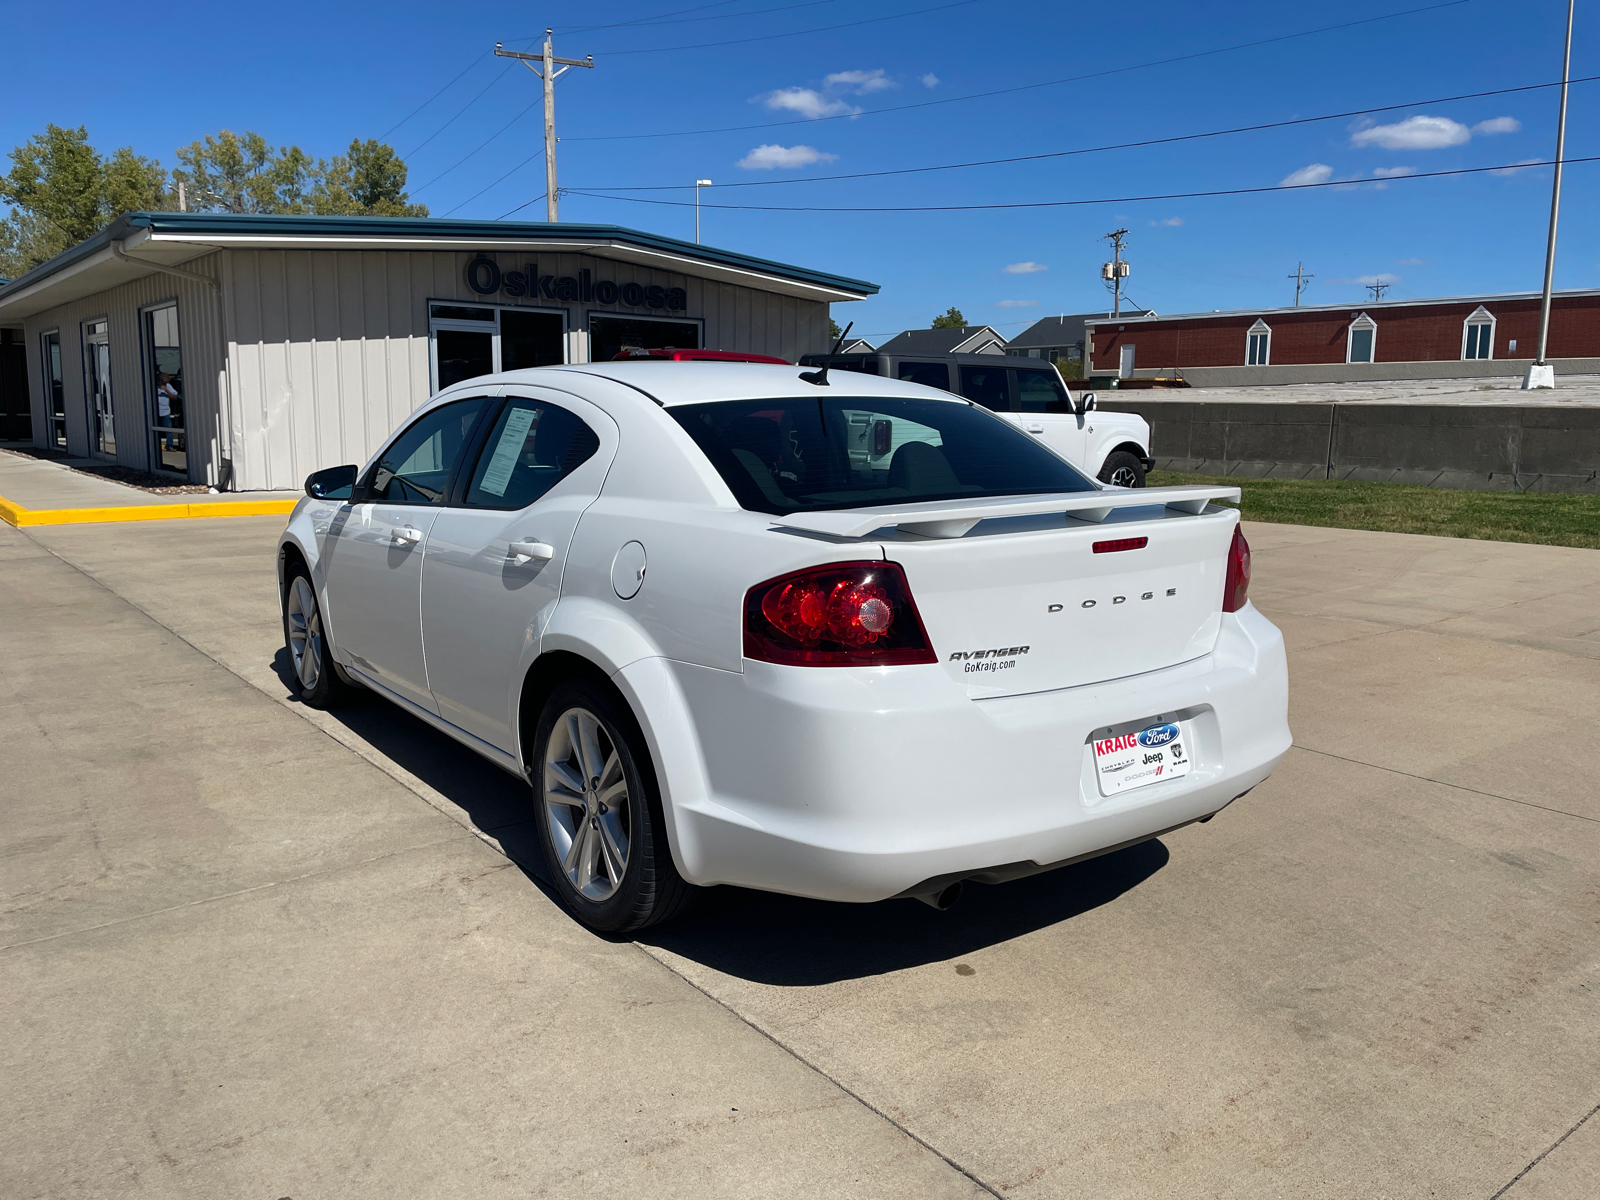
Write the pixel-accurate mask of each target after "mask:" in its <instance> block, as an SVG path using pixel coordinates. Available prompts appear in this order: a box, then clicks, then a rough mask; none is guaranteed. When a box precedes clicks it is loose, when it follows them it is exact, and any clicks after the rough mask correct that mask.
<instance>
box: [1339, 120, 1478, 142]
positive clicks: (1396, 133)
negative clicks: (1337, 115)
mask: <svg viewBox="0 0 1600 1200" xmlns="http://www.w3.org/2000/svg"><path fill="white" fill-rule="evenodd" d="M1471 140H1472V130H1470V129H1468V128H1467V127H1466V126H1465V125H1463V124H1462V123H1461V122H1460V121H1452V120H1451V119H1450V118H1449V117H1422V116H1417V117H1407V118H1406V119H1405V120H1404V121H1400V122H1397V123H1396V124H1393V125H1371V126H1368V127H1367V128H1365V129H1357V130H1355V131H1354V132H1353V133H1351V135H1350V144H1351V145H1352V146H1381V147H1383V148H1384V149H1385V150H1442V149H1444V148H1445V147H1446V146H1460V145H1462V144H1463V143H1465V142H1470V141H1471Z"/></svg>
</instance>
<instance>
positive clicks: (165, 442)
mask: <svg viewBox="0 0 1600 1200" xmlns="http://www.w3.org/2000/svg"><path fill="white" fill-rule="evenodd" d="M143 323H144V369H145V376H146V378H145V387H146V388H147V389H148V391H147V394H148V396H149V404H150V418H149V419H150V444H151V451H150V462H151V464H152V466H154V468H155V469H156V470H158V471H173V472H175V473H177V474H179V475H182V476H184V477H185V478H187V477H188V474H189V442H188V437H187V435H186V433H185V432H184V430H185V426H186V421H185V417H184V386H183V344H182V342H181V341H180V340H179V338H178V306H177V305H176V304H163V305H160V306H158V307H156V308H147V309H145V310H144V322H143Z"/></svg>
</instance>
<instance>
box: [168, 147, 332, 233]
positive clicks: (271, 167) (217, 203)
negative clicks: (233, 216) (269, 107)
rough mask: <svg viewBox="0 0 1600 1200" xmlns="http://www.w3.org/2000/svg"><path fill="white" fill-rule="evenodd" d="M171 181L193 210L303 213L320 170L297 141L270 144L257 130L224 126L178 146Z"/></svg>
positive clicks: (306, 209)
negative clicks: (240, 130) (294, 143)
mask: <svg viewBox="0 0 1600 1200" xmlns="http://www.w3.org/2000/svg"><path fill="white" fill-rule="evenodd" d="M178 164H179V166H178V169H177V170H175V171H173V172H172V178H173V181H174V182H176V183H182V184H183V185H184V189H185V191H186V192H187V199H188V206H189V208H190V209H191V210H193V211H195V212H229V213H305V212H310V211H311V200H310V192H311V191H312V189H313V187H314V186H315V181H316V177H317V175H318V174H319V172H318V165H319V164H317V163H315V162H313V161H312V159H311V156H310V155H308V154H307V153H306V152H305V151H304V150H302V149H300V147H299V146H279V147H277V148H276V149H274V148H273V147H272V146H271V145H270V144H269V143H268V142H267V139H266V138H264V137H262V136H261V135H260V134H259V133H245V134H244V135H243V136H242V137H241V136H240V135H238V134H236V133H234V132H232V131H231V130H228V129H224V130H223V131H222V132H221V133H219V134H217V135H216V137H212V136H211V135H210V134H209V133H208V134H206V136H205V138H204V139H203V140H201V141H196V142H190V143H189V144H188V145H187V146H184V147H182V148H181V149H179V150H178Z"/></svg>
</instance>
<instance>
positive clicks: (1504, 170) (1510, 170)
mask: <svg viewBox="0 0 1600 1200" xmlns="http://www.w3.org/2000/svg"><path fill="white" fill-rule="evenodd" d="M1538 161H1539V159H1537V158H1525V159H1523V160H1522V161H1521V162H1519V163H1517V164H1516V165H1515V166H1510V167H1501V168H1500V169H1499V170H1498V171H1490V172H1489V174H1491V175H1519V174H1521V173H1522V172H1523V171H1526V170H1528V169H1529V168H1530V167H1532V166H1533V164H1534V163H1536V162H1538Z"/></svg>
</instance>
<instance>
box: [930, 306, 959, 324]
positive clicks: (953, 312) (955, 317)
mask: <svg viewBox="0 0 1600 1200" xmlns="http://www.w3.org/2000/svg"><path fill="white" fill-rule="evenodd" d="M966 327H967V319H966V317H964V316H962V315H961V310H960V309H959V308H956V307H955V306H953V305H952V306H951V308H950V310H949V311H948V312H947V313H945V314H944V316H942V317H935V318H934V319H933V324H932V325H930V326H928V328H929V329H965V328H966Z"/></svg>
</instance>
